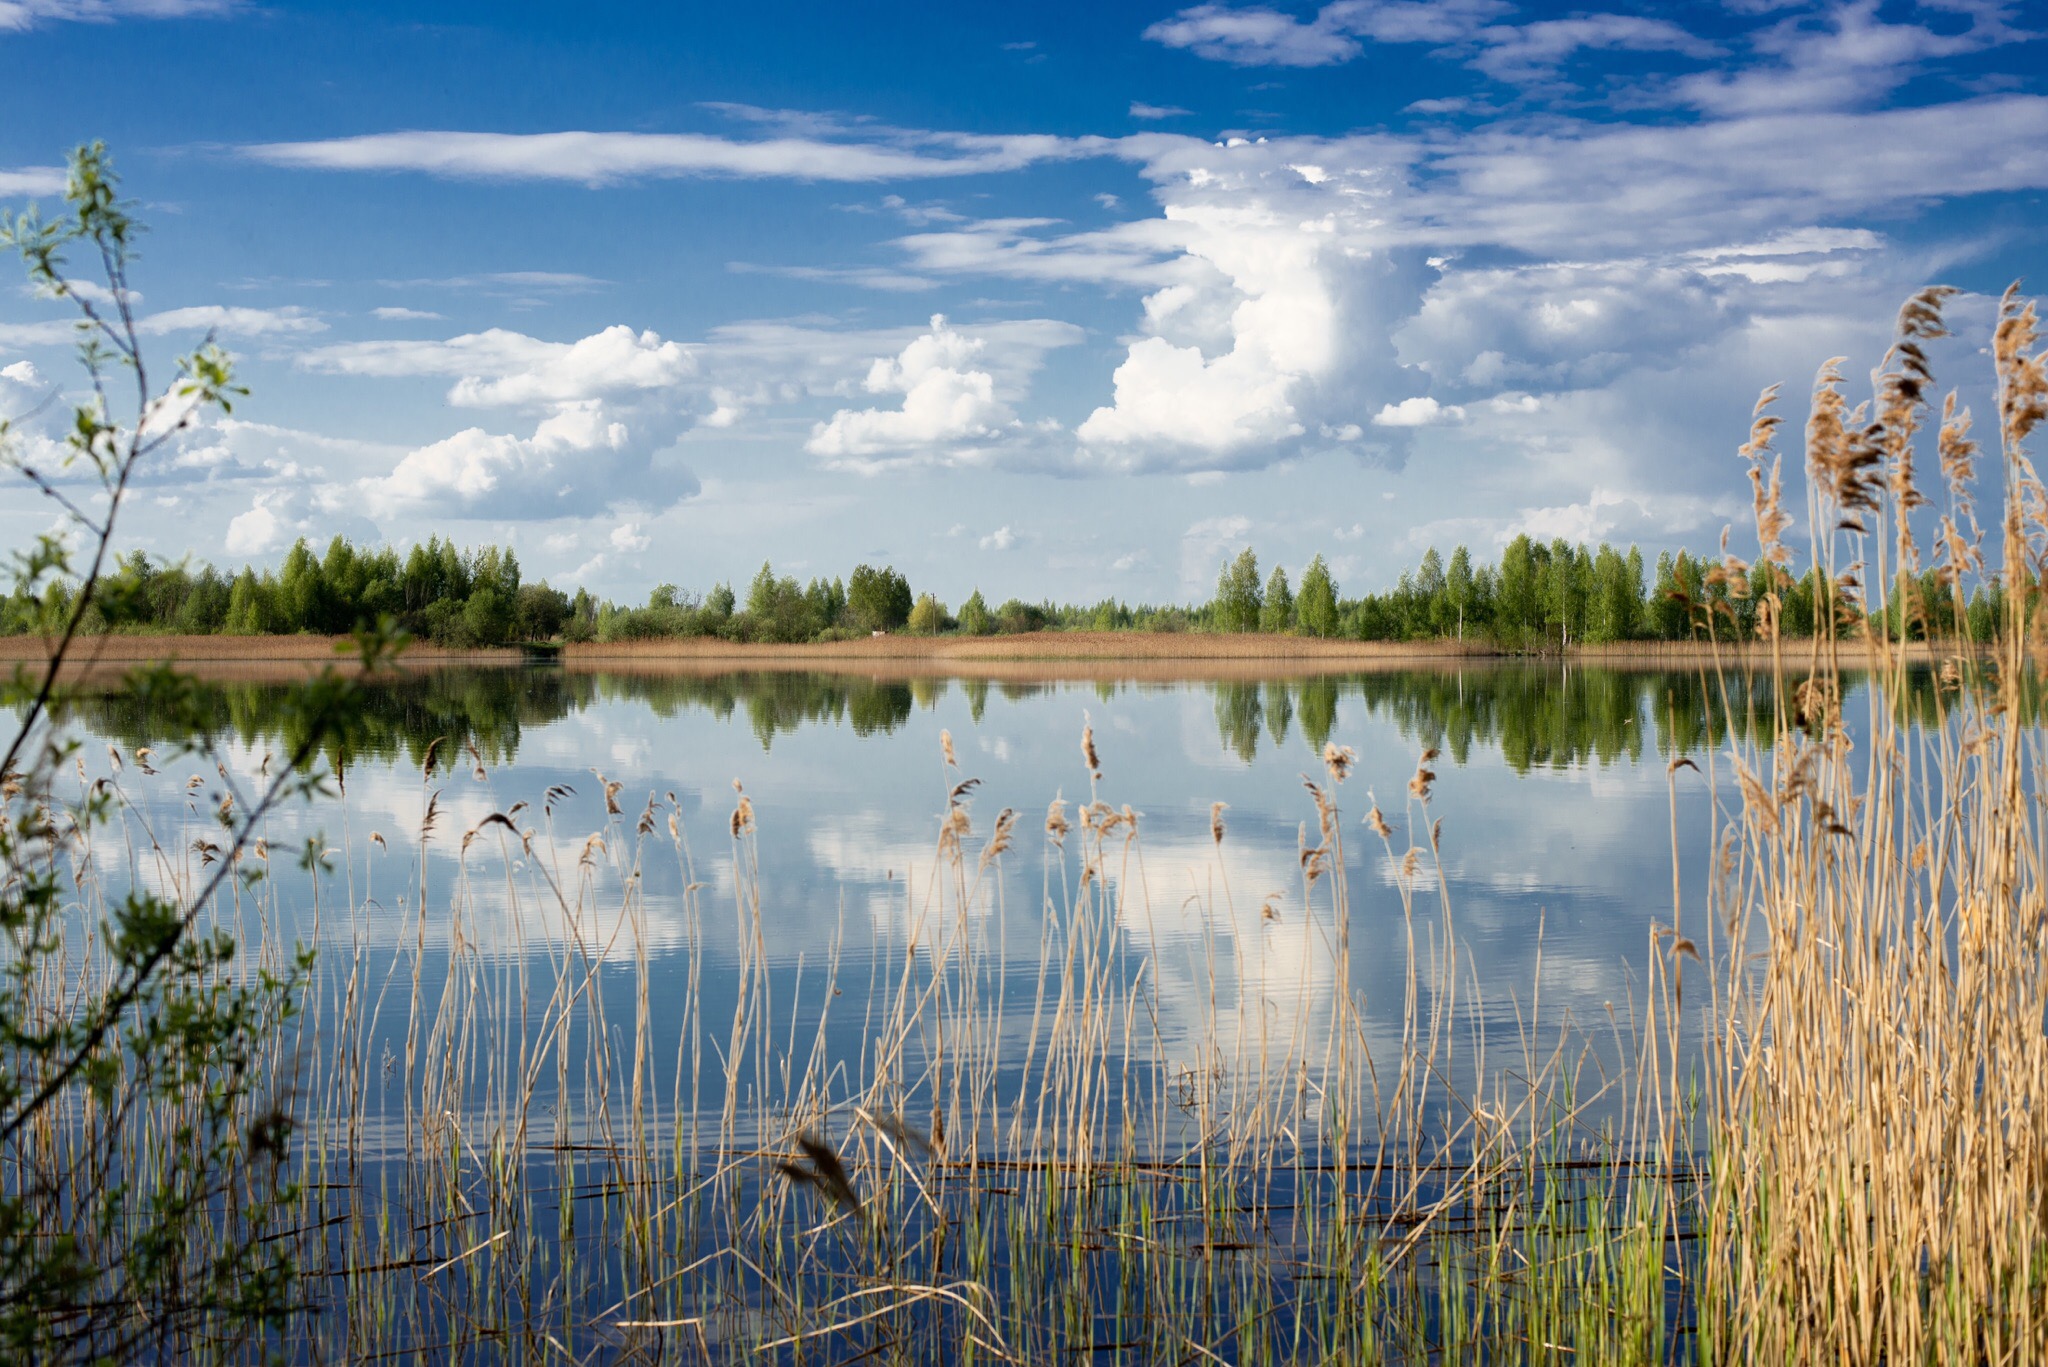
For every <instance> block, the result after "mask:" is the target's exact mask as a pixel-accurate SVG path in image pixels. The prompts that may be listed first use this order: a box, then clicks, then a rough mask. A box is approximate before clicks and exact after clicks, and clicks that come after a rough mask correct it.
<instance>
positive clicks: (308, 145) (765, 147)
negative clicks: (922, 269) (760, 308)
mask: <svg viewBox="0 0 2048 1367" xmlns="http://www.w3.org/2000/svg"><path fill="white" fill-rule="evenodd" d="M1108 146H1109V144H1108V141H1107V140H1106V139H1103V138H1061V137H1053V136H1050V135H1042V134H1021V135H1017V136H1010V137H1001V136H986V135H980V134H971V133H920V134H906V135H901V136H899V137H897V138H896V139H895V140H893V141H825V140H823V139H820V138H812V137H780V138H764V139H759V140H752V141H742V140H735V139H731V138H722V137H715V136H712V135H709V134H702V133H604V132H562V133H468V132H458V131H428V130H421V131H415V132H403V133H370V134H364V135H361V136H358V137H347V138H333V139H328V140H325V141H319V142H275V143H257V144H251V145H248V146H244V147H242V148H241V149H240V151H241V154H242V155H243V156H245V157H247V158H249V159H250V160H253V161H260V162H264V163H267V164H269V165H272V166H295V167H304V168H308V169H314V170H325V171H420V172H425V173H427V174H429V175H438V176H452V177H462V178H467V179H479V180H567V181H575V182H579V183H581V184H585V185H592V186H597V185H609V184H615V183H617V182H619V181H624V180H637V179H643V178H647V177H676V176H732V177H777V178H787V179H794V180H822V181H883V180H912V179H921V178H927V177H934V176H962V175H983V174H988V173H991V172H999V171H1015V170H1019V169H1021V168H1023V167H1026V166H1031V165H1034V164H1036V163H1038V162H1042V161H1048V160H1068V159H1071V158H1074V157H1083V156H1095V155H1100V154H1101V153H1102V152H1103V151H1104V150H1106V149H1107V147H1108Z"/></svg>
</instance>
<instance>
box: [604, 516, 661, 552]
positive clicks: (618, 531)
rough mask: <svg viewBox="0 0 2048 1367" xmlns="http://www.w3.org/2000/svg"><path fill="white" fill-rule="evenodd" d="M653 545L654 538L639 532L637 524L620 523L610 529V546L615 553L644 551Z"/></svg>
mask: <svg viewBox="0 0 2048 1367" xmlns="http://www.w3.org/2000/svg"><path fill="white" fill-rule="evenodd" d="M653 544H654V538H653V537H651V536H648V535H647V534H646V533H645V532H643V531H641V530H640V524H639V523H638V522H622V523H620V524H619V525H618V526H616V527H614V528H612V535H611V545H612V549H613V550H615V551H629V552H630V551H644V550H646V549H647V548H648V547H649V546H652V545H653Z"/></svg>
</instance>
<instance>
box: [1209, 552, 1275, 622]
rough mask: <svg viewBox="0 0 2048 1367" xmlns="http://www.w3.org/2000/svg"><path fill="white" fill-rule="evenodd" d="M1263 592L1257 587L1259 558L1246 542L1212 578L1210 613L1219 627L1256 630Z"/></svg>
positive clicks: (1262, 602)
mask: <svg viewBox="0 0 2048 1367" xmlns="http://www.w3.org/2000/svg"><path fill="white" fill-rule="evenodd" d="M1263 606H1264V594H1263V593H1261V592H1260V589H1259V558H1258V557H1257V556H1256V555H1254V554H1252V548H1251V547H1249V546H1247V547H1245V548H1244V549H1243V550H1241V551H1239V552H1238V553H1237V558H1236V559H1234V560H1231V561H1228V562H1226V563H1225V564H1224V566H1223V573H1222V574H1221V575H1219V576H1218V577H1217V580H1216V602H1215V606H1214V616H1215V619H1216V627H1217V629H1218V630H1220V631H1257V630H1258V629H1259V609H1260V608H1261V607H1263Z"/></svg>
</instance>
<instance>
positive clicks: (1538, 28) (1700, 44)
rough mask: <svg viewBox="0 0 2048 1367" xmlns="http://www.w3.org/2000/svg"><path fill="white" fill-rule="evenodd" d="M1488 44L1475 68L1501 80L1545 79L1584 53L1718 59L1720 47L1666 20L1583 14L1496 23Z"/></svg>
mask: <svg viewBox="0 0 2048 1367" xmlns="http://www.w3.org/2000/svg"><path fill="white" fill-rule="evenodd" d="M1474 36H1475V38H1476V40H1477V41H1478V42H1479V43H1480V44H1481V45H1482V46H1481V50H1480V51H1479V53H1478V54H1477V55H1476V56H1474V57H1473V58H1472V60H1471V65H1472V66H1473V67H1474V68H1475V69H1477V70H1479V71H1483V72H1485V73H1486V74H1487V75H1489V76H1491V77H1493V78H1494V79H1495V80H1499V81H1510V82H1516V83H1522V82H1530V81H1540V80H1543V79H1546V78H1547V77H1549V76H1551V75H1552V74H1553V73H1554V72H1555V71H1556V70H1557V68H1558V67H1559V66H1561V65H1563V63H1564V62H1565V61H1566V60H1567V59H1568V58H1570V57H1572V56H1573V55H1575V54H1577V53H1579V52H1582V51H1596V52H1597V51H1614V50H1621V51H1628V52H1677V53H1681V54H1683V55H1685V56H1687V57H1712V56H1715V55H1717V54H1718V53H1719V52H1720V49H1719V48H1718V47H1716V46H1715V45H1714V44H1712V43H1709V42H1707V41H1705V40H1704V39H1700V38H1696V37H1694V36H1693V35H1692V34H1690V33H1687V32H1686V31H1685V30H1684V29H1682V28H1680V27H1679V26H1678V25H1676V24H1674V23H1671V22H1669V21H1668V20H1664V19H1646V18H1643V17H1641V16H1639V15H1631V14H1581V15H1574V16H1573V17H1571V18H1569V19H1544V20H1539V21H1537V22H1536V23H1533V24H1522V25H1518V26H1517V25H1492V26H1489V27H1487V28H1484V29H1481V30H1479V32H1478V33H1477V34H1476V35H1474Z"/></svg>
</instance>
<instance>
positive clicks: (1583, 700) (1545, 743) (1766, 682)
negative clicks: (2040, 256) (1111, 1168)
mask: <svg viewBox="0 0 2048 1367" xmlns="http://www.w3.org/2000/svg"><path fill="white" fill-rule="evenodd" d="M1849 682H1850V685H1851V687H1852V688H1853V687H1854V686H1855V683H1856V681H1855V679H1854V676H1849ZM1161 687H1162V685H1158V684H1132V683H1122V682H1115V681H1094V682H1092V683H1087V684H1077V683H1074V682H1071V681H1064V682H1063V681H1059V680H1035V679H1034V680H1017V679H1008V680H999V681H990V680H986V679H964V680H955V679H947V678H935V677H911V678H871V677H864V676H856V675H846V674H837V673H826V672H807V671H797V670H751V671H750V670H739V671H733V672H730V673H719V674H709V673H707V674H695V673H683V674H662V673H651V672H642V673H604V672H598V673H580V672H570V671H565V670H562V669H560V668H555V667H548V666H535V667H529V668H523V669H506V668H489V669H440V670H432V671H426V672H419V673H407V674H403V675H401V676H399V677H397V678H395V679H393V680H391V681H390V682H388V683H384V684H381V685H379V686H378V687H376V688H374V689H372V690H370V691H369V692H368V693H367V695H366V697H365V699H364V703H363V706H362V707H361V709H360V710H359V712H358V713H357V715H355V716H354V717H352V718H351V719H350V720H349V723H348V724H347V725H346V726H345V727H343V728H342V729H341V730H340V731H339V732H337V734H335V735H334V736H333V737H332V739H331V740H330V741H329V743H328V745H327V746H326V747H325V754H326V758H327V759H328V761H329V762H330V764H333V765H335V766H337V767H351V766H354V765H357V764H360V763H363V762H387V763H388V762H396V761H406V762H409V763H412V764H418V763H419V762H420V761H421V760H422V758H423V757H424V756H425V755H426V753H427V749H428V747H429V746H430V745H432V744H433V743H434V742H435V741H436V740H439V741H440V742H441V743H442V744H443V745H447V746H451V747H452V751H451V753H452V752H453V751H466V750H468V749H471V748H474V750H475V751H476V752H477V753H478V754H479V756H480V757H481V758H482V759H483V761H484V762H486V763H491V764H504V763H510V762H512V761H513V760H515V759H516V758H517V756H518V753H519V747H520V742H521V739H522V737H523V736H524V735H525V734H526V733H527V732H528V731H530V730H532V729H534V728H536V727H541V726H546V725H549V724H551V723H554V722H558V721H561V720H562V719H564V718H566V717H569V716H571V715H574V714H576V713H579V712H582V711H585V710H586V709H588V708H590V707H592V706H593V705H595V704H598V703H627V704H636V705H638V706H640V707H643V708H645V709H646V710H647V711H649V712H651V713H652V714H653V715H654V716H655V717H657V718H661V719H664V720H667V719H674V718H678V717H682V716H684V715H686V714H691V713H696V714H702V715H705V716H707V717H709V718H711V719H713V720H717V721H721V722H729V721H732V720H734V719H736V718H737V719H741V720H743V721H744V723H745V725H746V727H747V729H748V731H750V732H751V733H752V735H753V736H754V738H755V739H756V740H757V741H758V742H759V743H760V746H761V749H762V751H763V752H764V753H766V752H772V751H773V749H774V747H775V744H776V742H777V741H778V740H781V739H783V738H786V737H790V736H793V735H795V734H797V733H798V732H800V731H802V730H804V729H805V728H807V727H844V728H846V729H848V730H850V731H851V732H852V733H853V735H855V736H856V737H861V738H868V737H876V736H889V735H893V734H895V733H896V732H897V731H899V730H900V729H901V728H902V727H903V726H904V724H905V723H906V722H908V721H909V719H910V717H911V715H912V714H913V713H914V712H916V711H919V710H925V711H930V710H932V709H934V708H936V707H937V706H938V705H939V704H940V703H941V702H942V701H943V700H945V699H946V698H947V697H948V696H950V695H951V694H952V692H953V691H954V690H955V689H958V690H959V691H960V692H961V694H962V695H963V696H964V698H965V700H966V703H967V707H968V712H969V715H970V717H971V719H972V721H973V722H974V723H975V724H976V725H979V724H980V723H981V722H982V720H983V718H984V717H985V716H986V715H987V710H988V706H989V700H990V697H991V694H994V695H995V696H996V697H999V698H1000V699H1001V700H1002V701H1004V702H1005V703H1011V704H1015V703H1020V702H1024V701H1026V700H1029V699H1034V698H1039V697H1043V696H1047V695H1051V694H1055V693H1058V692H1061V691H1063V690H1070V689H1076V688H1084V689H1087V690H1089V691H1092V692H1093V693H1094V695H1095V697H1096V698H1097V699H1098V700H1100V701H1102V702H1104V703H1107V702H1110V701H1112V700H1113V699H1115V698H1116V697H1117V696H1119V695H1120V694H1122V693H1125V692H1128V691H1130V690H1132V689H1140V690H1152V691H1157V690H1158V689H1160V688H1161ZM1171 688H1173V689H1174V690H1176V691H1178V690H1188V689H1192V690H1198V691H1200V690H1206V691H1207V692H1208V693H1209V694H1210V697H1211V711H1212V713H1213V716H1214V719H1215V727H1216V733H1217V737H1218V739H1219V741H1220V742H1221V745H1222V747H1223V749H1224V750H1225V751H1227V752H1228V753H1230V754H1232V755H1234V756H1235V757H1236V758H1237V759H1238V760H1240V761H1242V762H1243V763H1245V764H1251V763H1253V762H1255V761H1256V760H1257V759H1258V757H1259V754H1260V752H1261V750H1262V749H1269V750H1278V749H1284V748H1286V747H1287V746H1288V745H1289V744H1290V741H1298V743H1300V744H1301V745H1303V746H1305V748H1306V749H1307V750H1308V751H1310V752H1311V753H1314V752H1319V751H1320V750H1321V749H1322V747H1323V745H1324V744H1325V743H1326V742H1328V741H1329V740H1331V739H1332V738H1333V737H1335V736H1336V735H1337V732H1338V730H1339V727H1340V725H1342V724H1351V725H1356V724H1358V723H1360V722H1363V721H1365V720H1368V719H1378V720H1385V721H1389V722H1392V723H1393V724H1394V725H1395V726H1396V727H1397V728H1398V729H1399V730H1400V732H1401V734H1402V735H1403V736H1405V737H1406V738H1408V739H1409V740H1410V741H1412V742H1413V743H1414V744H1415V745H1416V746H1417V747H1421V746H1435V747H1436V748H1438V749H1439V750H1441V751H1443V752H1444V753H1445V754H1446V755H1448V756H1449V758H1450V759H1451V761H1452V762H1453V763H1455V764H1459V765H1463V764H1467V763H1469V762H1470V761H1471V758H1472V755H1473V752H1474V750H1475V749H1479V750H1489V751H1490V750H1497V751H1498V752H1499V755H1500V759H1501V761H1502V762H1503V763H1504V764H1506V765H1507V767H1508V768H1510V769H1512V770H1513V771H1515V772H1516V773H1518V774H1526V773H1529V772H1531V771H1533V770H1537V769H1544V768H1570V767H1573V766H1577V765H1582V764H1588V763H1591V764H1596V765H1601V766H1606V765H1612V764H1614V763H1616V762H1618V761H1627V762H1629V763H1638V762H1640V761H1641V760H1642V759H1643V756H1644V754H1645V752H1646V751H1648V752H1649V753H1652V754H1655V755H1657V756H1660V757H1669V756H1672V755H1677V754H1690V753H1697V752H1698V751H1700V750H1701V749H1702V748H1704V747H1709V746H1718V745H1719V744H1721V743H1722V742H1724V741H1725V740H1727V739H1728V738H1729V737H1730V736H1731V734H1732V735H1740V736H1743V737H1745V738H1748V739H1752V740H1756V741H1759V742H1763V743H1768V742H1769V741H1770V740H1771V738H1772V736H1773V733H1774V730H1775V727H1776V725H1777V713H1776V709H1775V707H1774V704H1773V694H1774V688H1775V685H1774V684H1773V681H1772V680H1771V678H1770V677H1769V676H1768V675H1767V674H1764V673H1761V672H1751V673H1733V674H1730V675H1728V676H1727V677H1725V678H1722V679H1711V678H1709V677H1707V676H1706V675H1704V674H1702V673H1699V672H1663V671H1641V670H1636V671H1628V670H1616V669H1606V668H1598V667H1591V668H1585V667H1564V666H1558V665H1549V666H1541V665H1520V664H1499V665H1489V666H1480V667H1468V668H1462V669H1455V670H1443V669H1415V670H1389V671H1381V672H1372V673H1359V674H1324V675H1314V676H1310V677H1306V678H1298V679H1271V680H1263V681H1261V680H1216V681H1207V682H1191V683H1184V684H1174V685H1171ZM285 692H286V686H285V685H283V684H276V683H263V682H248V681H231V682H221V683H213V684H209V685H206V686H205V687H204V688H203V689H202V690H201V698H202V700H203V708H202V716H203V722H202V724H201V725H200V726H199V727H197V728H194V729H196V730H198V731H203V732H204V733H205V734H207V735H210V736H213V737H215V738H221V739H225V738H233V739H234V740H237V741H239V742H241V743H242V744H244V745H257V744H259V743H269V744H272V745H276V746H279V747H284V746H289V745H291V744H293V743H295V742H296V741H297V740H298V739H299V738H300V736H299V733H298V730H297V728H296V725H295V720H294V718H293V717H292V716H291V714H290V712H289V711H288V710H287V709H285V708H284V707H282V706H280V703H281V700H282V699H283V697H284V696H285ZM1903 705H1904V707H1905V708H1906V709H1907V710H1908V711H1910V712H1912V713H1913V714H1914V715H1916V716H1917V717H1920V718H1922V719H1925V718H1927V717H1929V716H1931V715H1932V714H1933V712H1934V711H1935V709H1937V708H1938V707H1939V706H1940V705H1941V703H1940V689H1939V688H1938V686H1937V685H1936V683H1935V680H1934V676H1933V675H1931V674H1926V675H1922V676H1917V677H1916V678H1915V680H1914V682H1913V684H1912V686H1911V687H1910V688H1909V689H1908V691H1907V695H1906V696H1905V698H1904V699H1903ZM72 712H73V715H74V716H76V718H77V719H78V720H79V721H81V722H82V723H83V724H84V725H86V726H87V727H88V728H89V729H91V730H93V731H95V732H98V733H100V734H103V735H105V736H106V737H108V738H109V739H112V740H115V741H117V742H119V743H121V744H124V745H128V746H131V747H132V746H138V745H151V744H161V743H163V742H165V741H169V740H179V739H192V738H194V737H193V736H191V735H182V736H180V735H166V734H164V727H163V723H162V719H161V718H159V717H156V716H154V715H152V714H151V713H150V711H149V709H148V708H147V706H146V705H145V704H143V703H140V702H138V701H136V700H135V699H134V698H132V697H130V696H128V695H126V694H123V693H121V692H118V691H111V690H110V691H105V692H100V693H97V694H89V695H87V696H84V697H81V698H79V699H77V700H76V701H75V702H74V703H73V705H72Z"/></svg>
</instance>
